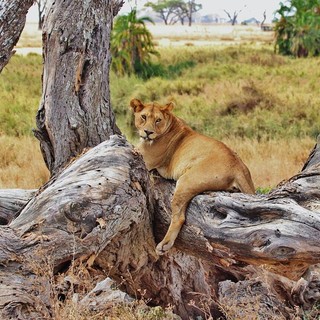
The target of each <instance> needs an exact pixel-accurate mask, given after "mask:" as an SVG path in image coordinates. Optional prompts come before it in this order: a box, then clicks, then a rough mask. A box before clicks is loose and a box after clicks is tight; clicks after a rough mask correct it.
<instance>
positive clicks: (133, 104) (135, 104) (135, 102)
mask: <svg viewBox="0 0 320 320" xmlns="http://www.w3.org/2000/svg"><path fill="white" fill-rule="evenodd" d="M130 108H131V109H132V110H133V112H140V111H141V110H142V109H143V108H144V105H143V103H142V102H141V101H140V100H139V99H132V100H131V101H130Z"/></svg>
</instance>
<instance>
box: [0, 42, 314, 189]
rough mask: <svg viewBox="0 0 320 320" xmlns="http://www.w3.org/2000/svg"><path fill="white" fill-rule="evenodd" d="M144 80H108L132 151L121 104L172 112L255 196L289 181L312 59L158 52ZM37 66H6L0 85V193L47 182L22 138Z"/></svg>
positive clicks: (309, 127)
mask: <svg viewBox="0 0 320 320" xmlns="http://www.w3.org/2000/svg"><path fill="white" fill-rule="evenodd" d="M158 50H159V52H160V58H159V59H158V58H155V59H154V61H153V62H154V64H153V67H152V69H151V70H150V74H148V75H147V76H146V78H145V79H142V78H138V77H136V76H134V75H132V76H117V75H115V74H114V73H111V79H110V87H111V98H112V105H113V108H114V110H115V113H116V117H117V122H118V125H119V126H120V128H121V130H122V132H123V133H124V134H125V135H126V136H127V138H128V139H129V140H130V141H131V142H133V143H135V142H136V141H137V138H136V136H135V132H134V128H133V125H132V121H131V119H132V117H131V114H130V112H129V110H128V104H129V101H130V99H131V98H133V97H136V98H139V99H141V100H143V101H154V100H156V101H158V102H167V101H169V100H171V101H173V102H174V103H175V105H176V108H175V110H174V112H175V114H176V115H178V116H179V117H181V118H183V119H184V120H186V122H187V123H188V124H189V125H190V126H191V127H192V128H194V129H196V130H198V131H200V132H202V133H204V134H207V135H210V136H213V137H215V138H217V139H220V140H222V141H224V142H225V143H226V144H228V145H229V146H230V147H231V148H233V149H234V150H235V151H237V153H238V154H239V155H240V156H241V157H242V158H243V160H244V161H245V163H246V164H247V165H248V167H249V168H250V170H251V172H252V175H253V180H254V182H255V185H256V187H257V188H259V189H260V190H266V189H268V188H270V187H275V186H276V185H277V184H278V183H279V182H281V181H282V180H283V179H287V178H289V177H291V176H292V175H294V174H295V173H297V172H298V171H299V170H300V169H301V167H302V165H303V163H304V161H305V160H306V158H307V156H308V154H309V152H310V150H311V149H312V147H313V145H314V144H315V139H316V136H317V135H318V134H319V133H320V113H319V105H320V95H319V88H318V81H319V77H320V59H319V58H308V59H292V58H289V57H283V56H279V55H276V54H274V52H273V46H272V45H271V44H264V45H259V46H257V45H254V44H253V42H251V43H250V44H245V45H233V46H194V45H192V43H187V45H184V46H170V47H159V48H158ZM41 72H42V58H41V56H40V55H37V54H29V55H27V56H20V55H16V56H14V57H13V58H12V59H11V61H10V62H9V64H8V65H7V67H6V68H5V69H4V70H3V72H2V74H1V75H0V92H1V99H0V148H1V152H0V168H1V169H0V188H35V187H39V186H40V185H41V184H43V183H44V182H45V181H46V180H47V179H48V173H47V170H46V168H45V165H44V163H43V160H42V157H41V154H40V151H39V147H38V143H37V140H36V139H35V138H33V135H32V131H31V130H32V128H34V127H35V115H36V112H37V108H38V105H39V101H40V97H41Z"/></svg>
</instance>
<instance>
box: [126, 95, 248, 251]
mask: <svg viewBox="0 0 320 320" xmlns="http://www.w3.org/2000/svg"><path fill="white" fill-rule="evenodd" d="M130 106H131V108H132V110H133V112H134V116H135V126H136V127H137V129H138V132H139V135H140V138H141V142H140V144H139V146H138V149H139V151H140V152H141V154H142V156H143V159H144V161H145V163H146V166H147V168H148V170H152V169H157V171H158V172H159V173H160V175H161V176H163V177H164V178H167V179H174V180H176V181H177V185H176V189H175V192H174V195H173V199H172V202H171V206H172V219H171V224H170V226H169V229H168V231H167V234H166V235H165V237H164V239H163V240H162V241H161V242H160V243H159V244H158V245H157V252H158V253H159V254H162V253H164V252H165V251H167V250H169V249H170V248H171V247H172V246H173V244H174V241H175V239H176V238H177V236H178V234H179V231H180V229H181V227H182V225H183V223H184V221H185V211H186V209H187V206H188V204H189V202H190V200H191V199H192V198H193V197H194V196H196V195H197V194H199V193H202V192H204V191H219V190H226V191H235V190H238V191H241V192H244V193H254V186H253V182H252V179H251V175H250V172H249V170H248V168H247V167H246V166H245V164H244V163H243V162H242V161H241V159H240V158H239V157H238V156H237V155H236V154H235V153H234V152H233V151H231V150H230V149H229V148H228V147H227V146H226V145H225V144H223V143H222V142H220V141H217V140H215V139H213V138H210V137H206V136H204V135H202V134H199V133H197V132H195V131H193V130H192V129H191V128H190V127H188V126H187V125H186V124H185V123H184V121H183V120H181V119H179V118H177V117H175V116H174V115H173V114H172V113H171V111H172V109H173V104H172V103H168V104H166V105H164V106H161V105H159V104H157V103H149V104H143V103H142V102H141V101H140V100H138V99H133V100H131V102H130Z"/></svg>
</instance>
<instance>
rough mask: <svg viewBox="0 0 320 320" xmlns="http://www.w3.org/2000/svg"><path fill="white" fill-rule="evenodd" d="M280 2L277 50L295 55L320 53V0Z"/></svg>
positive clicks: (302, 55)
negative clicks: (287, 3) (286, 3)
mask: <svg viewBox="0 0 320 320" xmlns="http://www.w3.org/2000/svg"><path fill="white" fill-rule="evenodd" d="M287 2H289V6H287V5H285V4H283V3H280V9H278V11H277V13H278V14H279V15H280V19H279V21H278V22H277V23H276V27H275V31H276V50H277V51H278V52H279V53H281V54H284V55H293V56H295V57H307V56H317V55H319V54H320V0H290V1H287Z"/></svg>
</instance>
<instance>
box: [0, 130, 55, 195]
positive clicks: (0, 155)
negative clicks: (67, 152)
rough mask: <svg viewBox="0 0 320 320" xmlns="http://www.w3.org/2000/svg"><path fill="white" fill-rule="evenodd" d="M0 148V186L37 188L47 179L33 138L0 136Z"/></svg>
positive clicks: (44, 167)
mask: <svg viewBox="0 0 320 320" xmlns="http://www.w3.org/2000/svg"><path fill="white" fill-rule="evenodd" d="M0 150H1V152H0V188H2V189H4V188H23V189H31V188H38V187H40V186H41V185H43V184H44V183H45V182H46V181H47V180H48V177H49V173H48V170H47V168H46V166H45V164H44V161H43V159H42V155H41V152H40V149H39V143H38V142H37V140H36V139H35V138H32V137H21V138H16V137H8V136H0Z"/></svg>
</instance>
